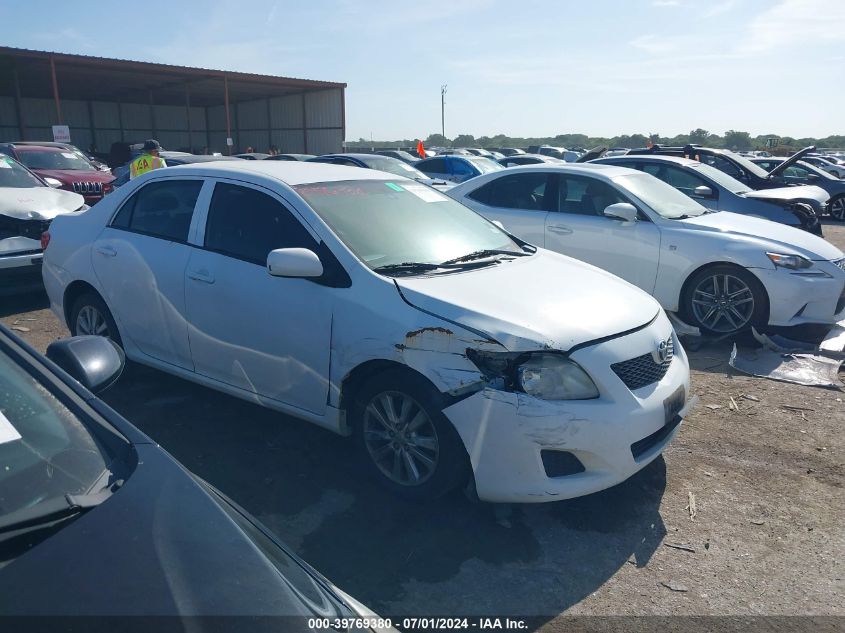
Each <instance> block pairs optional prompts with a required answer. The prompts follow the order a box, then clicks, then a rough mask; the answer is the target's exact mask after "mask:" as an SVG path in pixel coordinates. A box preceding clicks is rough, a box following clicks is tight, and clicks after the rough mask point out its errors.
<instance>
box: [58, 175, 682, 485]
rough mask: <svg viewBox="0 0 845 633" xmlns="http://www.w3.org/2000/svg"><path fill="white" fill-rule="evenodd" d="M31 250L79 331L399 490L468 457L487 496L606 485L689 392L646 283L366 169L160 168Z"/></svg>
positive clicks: (659, 445)
mask: <svg viewBox="0 0 845 633" xmlns="http://www.w3.org/2000/svg"><path fill="white" fill-rule="evenodd" d="M45 253H46V254H45V262H44V282H45V286H46V288H47V292H48V294H49V297H50V302H51V305H52V308H53V310H54V311H55V312H56V314H57V315H59V316H60V317H61V318H62V319H64V320H65V322H66V323H67V324H68V327H69V329H70V330H71V332H72V333H74V334H87V333H93V334H101V335H106V336H109V337H110V338H112V339H113V340H114V341H116V342H118V343H120V344H121V345H122V346H123V348H124V350H125V351H126V355H127V356H128V357H129V358H130V359H132V360H134V361H137V362H140V363H144V364H146V365H150V366H152V367H157V368H159V369H161V370H163V371H165V372H169V373H172V374H175V375H178V376H182V377H184V378H186V379H188V380H193V381H196V382H198V383H201V384H204V385H207V386H209V387H211V388H213V389H218V390H220V391H223V392H226V393H229V394H232V395H234V396H237V397H240V398H244V399H247V400H250V401H253V402H257V403H259V404H262V405H264V406H267V407H270V408H273V409H277V410H279V411H283V412H286V413H289V414H291V415H294V416H297V417H300V418H303V419H305V420H309V421H311V422H313V423H315V424H318V425H320V426H323V427H325V428H328V429H331V430H332V431H335V432H337V433H341V434H344V435H350V436H354V437H355V438H356V441H357V444H358V446H359V447H360V452H361V455H362V456H363V458H364V462H365V464H366V468H367V469H369V470H370V471H371V472H372V473H373V475H374V476H375V477H377V478H378V479H379V480H381V481H382V482H383V483H384V484H385V485H387V486H388V487H390V488H391V489H392V490H394V491H397V492H400V493H404V494H405V495H407V496H411V497H433V496H437V495H439V494H442V493H443V492H445V491H447V490H449V489H451V488H454V487H456V486H460V485H463V484H464V483H466V482H468V481H470V482H471V481H473V478H472V477H474V483H475V487H476V490H477V493H478V496H479V497H480V498H481V499H485V500H491V501H535V502H536V501H551V500H554V499H562V498H567V497H574V496H578V495H583V494H588V493H590V492H594V491H596V490H601V489H603V488H606V487H608V486H612V485H614V484H617V483H619V482H621V481H623V480H624V479H626V478H628V477H630V476H631V475H632V474H634V473H635V472H637V471H638V470H640V469H641V468H643V467H644V466H645V465H646V464H648V463H649V462H650V461H652V460H654V459H655V458H656V457H657V456H658V455H659V454H660V453H661V452H662V450H663V448H664V447H665V446H666V444H667V443H668V442H669V441H670V440H671V439H672V437H673V436H674V434H675V433H676V432H677V429H678V426H679V424H680V422H681V420H682V418H683V416H684V415H685V413H686V411H687V410H688V409H689V407H690V406H691V403H689V402H687V395H688V394H689V366H688V363H687V357H686V355H685V354H684V351H683V349H682V348H681V346H680V344H679V343H678V340H677V338H676V336H675V333H674V332H673V330H672V326H671V324H670V322H669V320H668V318H667V316H666V314H665V313H664V312H663V310H662V309H661V308H660V306H659V305H658V303H657V302H656V301H655V300H654V299H653V298H652V297H649V296H648V295H647V294H646V293H644V292H642V291H640V290H638V289H637V288H634V287H633V286H631V285H629V284H626V283H624V282H623V281H621V280H619V279H617V278H616V277H614V276H613V275H609V274H608V273H606V272H604V271H602V270H599V269H597V268H594V267H593V266H589V265H587V264H584V263H582V262H578V261H576V260H573V259H570V258H568V257H564V256H562V255H558V254H556V253H552V252H550V251H546V250H543V249H537V248H536V247H534V246H530V245H528V244H526V243H524V242H522V241H520V240H517V239H514V238H512V237H511V236H509V235H508V234H507V233H505V232H503V231H502V230H501V229H499V228H498V227H497V226H495V225H494V224H493V223H491V222H489V221H487V220H485V219H484V218H482V217H481V216H479V215H478V214H476V213H473V212H472V211H470V210H469V209H467V208H466V207H465V206H463V205H460V204H458V203H457V202H455V201H453V200H451V199H450V198H448V197H446V196H445V195H443V194H442V193H440V192H438V191H435V190H433V189H431V188H429V187H426V186H425V185H422V184H419V183H417V182H414V181H413V180H409V179H406V178H403V177H401V176H395V175H391V174H387V173H384V172H380V171H376V170H373V169H360V168H357V167H339V166H334V165H320V164H313V163H311V164H307V163H300V162H296V163H289V162H271V161H232V162H220V163H205V164H197V165H186V166H182V167H170V168H166V169H160V170H156V171H154V172H150V173H148V174H145V175H144V176H141V177H139V178H137V179H135V180H132V181H131V182H130V183H129V184H128V185H126V186H124V187H121V188H120V189H119V190H118V191H117V192H116V193H114V194H112V195H110V196H108V197H107V198H106V199H105V200H103V201H102V202H100V203H99V204H97V205H96V206H95V207H93V208H91V209H89V210H88V211H85V212H83V213H81V214H78V215H76V216H73V217H68V218H65V217H64V216H60V217H59V218H57V219H56V220H55V221H54V223H53V225H52V226H51V228H50V238H49V245H48V248H47V250H46V251H45ZM562 280H565V281H562ZM232 424H237V420H232ZM470 475H472V477H470Z"/></svg>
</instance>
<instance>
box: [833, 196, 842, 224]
mask: <svg viewBox="0 0 845 633" xmlns="http://www.w3.org/2000/svg"><path fill="white" fill-rule="evenodd" d="M830 217H832V218H833V219H834V220H839V221H840V222H845V195H839V196H836V197H835V198H834V199H833V200H831V201H830Z"/></svg>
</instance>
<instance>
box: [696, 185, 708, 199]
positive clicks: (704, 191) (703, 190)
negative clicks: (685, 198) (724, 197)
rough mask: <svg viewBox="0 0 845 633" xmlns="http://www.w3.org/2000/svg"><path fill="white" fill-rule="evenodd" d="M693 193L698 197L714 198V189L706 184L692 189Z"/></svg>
mask: <svg viewBox="0 0 845 633" xmlns="http://www.w3.org/2000/svg"><path fill="white" fill-rule="evenodd" d="M692 193H693V195H694V196H696V197H697V198H712V197H713V190H712V189H711V188H710V187H707V186H705V185H700V186H698V187H696V188H695V189H693V190H692Z"/></svg>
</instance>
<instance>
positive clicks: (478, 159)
mask: <svg viewBox="0 0 845 633" xmlns="http://www.w3.org/2000/svg"><path fill="white" fill-rule="evenodd" d="M463 158H465V159H466V160H468V161H469V162H471V163H472V164H473V165H475V166H476V167H477V168H478V171H480V172H481V173H482V174H487V173H490V172H491V171H501V170H502V169H504V167H502V165H500V164H499V163H497V162H496V161H494V160H491V159H489V158H484V157H482V156H464V157H463Z"/></svg>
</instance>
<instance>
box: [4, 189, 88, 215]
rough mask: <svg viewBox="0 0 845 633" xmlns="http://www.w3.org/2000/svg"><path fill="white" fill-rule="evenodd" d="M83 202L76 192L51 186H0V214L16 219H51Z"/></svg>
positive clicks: (72, 209) (74, 209) (77, 206)
mask: <svg viewBox="0 0 845 633" xmlns="http://www.w3.org/2000/svg"><path fill="white" fill-rule="evenodd" d="M83 204H85V199H84V198H83V197H82V196H80V195H79V194H78V193H72V192H70V191H62V190H61V189H53V188H51V187H26V188H17V187H0V215H5V216H8V217H10V218H15V219H17V220H52V219H53V218H55V217H56V216H57V215H61V214H62V213H70V212H71V211H76V210H77V209H78V208H79V207H81V206H82V205H83Z"/></svg>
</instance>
